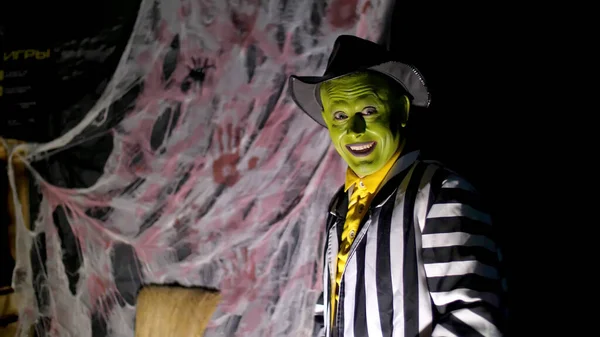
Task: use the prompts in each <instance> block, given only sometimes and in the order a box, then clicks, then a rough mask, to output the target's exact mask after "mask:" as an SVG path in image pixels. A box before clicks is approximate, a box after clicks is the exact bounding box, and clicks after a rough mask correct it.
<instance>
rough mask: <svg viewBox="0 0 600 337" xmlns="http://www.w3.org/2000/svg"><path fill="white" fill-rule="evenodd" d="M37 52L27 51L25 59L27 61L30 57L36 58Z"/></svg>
mask: <svg viewBox="0 0 600 337" xmlns="http://www.w3.org/2000/svg"><path fill="white" fill-rule="evenodd" d="M35 52H36V51H35V50H34V49H27V50H25V59H26V60H27V59H28V58H30V57H34V56H35Z"/></svg>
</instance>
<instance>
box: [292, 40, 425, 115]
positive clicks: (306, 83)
mask: <svg viewBox="0 0 600 337" xmlns="http://www.w3.org/2000/svg"><path fill="white" fill-rule="evenodd" d="M358 71H375V72H378V73H381V74H383V75H386V76H388V77H390V78H391V79H392V80H394V81H396V82H398V83H399V84H400V85H401V86H402V87H403V88H404V89H405V90H406V92H408V94H409V95H410V96H411V97H410V99H411V104H412V105H415V106H419V107H428V106H429V102H430V95H429V91H428V90H427V86H426V85H425V81H424V80H423V76H422V75H421V74H420V73H419V71H418V70H417V69H416V68H414V67H412V66H410V65H407V64H404V63H400V62H398V61H395V60H394V57H393V56H392V54H391V53H390V52H389V51H388V50H387V49H386V48H385V47H383V46H381V45H379V44H377V43H375V42H371V41H369V40H365V39H361V38H359V37H356V36H352V35H340V36H339V37H338V38H337V39H336V40H335V43H334V45H333V50H332V51H331V55H329V60H328V61H327V69H325V74H323V76H295V75H292V76H290V85H289V87H290V90H291V95H292V99H293V100H294V102H296V104H297V105H298V106H299V107H300V108H301V109H302V110H304V112H305V113H306V114H307V115H309V116H310V117H311V118H312V119H314V120H315V121H316V122H317V123H319V124H321V125H322V126H326V124H325V121H324V120H323V117H322V116H321V111H322V110H323V108H322V106H321V99H320V94H319V84H321V83H323V82H325V81H328V80H332V79H334V78H338V77H342V76H344V75H348V74H350V73H355V72H358Z"/></svg>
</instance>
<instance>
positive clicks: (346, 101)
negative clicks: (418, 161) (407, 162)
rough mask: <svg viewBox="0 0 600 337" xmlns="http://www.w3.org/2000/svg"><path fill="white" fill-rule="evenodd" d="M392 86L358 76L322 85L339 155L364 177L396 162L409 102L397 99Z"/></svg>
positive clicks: (370, 75)
mask: <svg viewBox="0 0 600 337" xmlns="http://www.w3.org/2000/svg"><path fill="white" fill-rule="evenodd" d="M394 94H395V93H394V92H393V91H392V89H391V88H390V86H389V84H388V82H387V81H386V80H385V79H384V78H383V77H382V76H380V75H376V74H373V73H356V74H351V75H346V76H344V77H341V78H338V79H334V80H330V81H327V82H325V83H323V84H321V87H320V95H321V101H322V103H323V112H322V113H323V119H324V120H325V123H326V124H327V129H328V130H329V135H330V137H331V140H332V142H333V145H334V147H335V149H336V150H337V152H338V153H339V154H340V156H342V158H343V159H344V160H345V161H346V163H347V164H348V166H349V167H350V168H351V169H352V170H353V171H354V173H356V174H357V175H358V176H360V177H364V176H367V175H370V174H373V173H375V172H377V171H379V170H380V169H381V168H383V166H385V164H386V163H387V162H388V161H389V160H390V158H392V156H393V155H394V153H395V152H396V150H397V149H398V146H399V145H400V142H401V140H402V135H401V132H400V129H401V128H400V125H401V124H402V125H404V123H406V120H407V119H408V110H409V106H410V103H409V100H408V97H406V96H405V95H400V96H399V97H394Z"/></svg>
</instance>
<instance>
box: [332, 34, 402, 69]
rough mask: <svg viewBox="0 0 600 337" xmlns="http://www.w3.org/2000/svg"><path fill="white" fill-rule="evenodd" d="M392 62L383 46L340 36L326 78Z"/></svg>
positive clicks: (349, 36) (336, 41) (334, 46)
mask: <svg viewBox="0 0 600 337" xmlns="http://www.w3.org/2000/svg"><path fill="white" fill-rule="evenodd" d="M388 61H392V55H391V53H390V52H389V51H388V50H387V49H386V48H384V47H383V46H381V45H379V44H377V43H375V42H372V41H369V40H365V39H361V38H358V37H356V36H352V35H341V36H339V37H338V38H337V39H336V40H335V43H334V45H333V49H332V51H331V54H330V55H329V59H328V60H327V68H326V69H325V74H324V76H327V75H341V74H347V73H350V72H353V71H356V70H359V69H365V68H369V67H371V66H375V65H378V64H382V63H385V62H388Z"/></svg>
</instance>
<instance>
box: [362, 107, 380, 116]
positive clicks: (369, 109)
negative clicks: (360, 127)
mask: <svg viewBox="0 0 600 337" xmlns="http://www.w3.org/2000/svg"><path fill="white" fill-rule="evenodd" d="M376 113H377V109H375V108H374V107H371V106H369V107H366V108H364V109H363V111H362V114H363V115H365V116H370V115H374V114H376Z"/></svg>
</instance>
